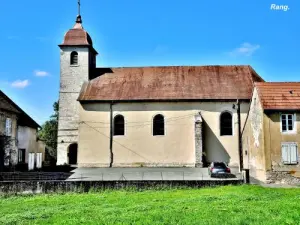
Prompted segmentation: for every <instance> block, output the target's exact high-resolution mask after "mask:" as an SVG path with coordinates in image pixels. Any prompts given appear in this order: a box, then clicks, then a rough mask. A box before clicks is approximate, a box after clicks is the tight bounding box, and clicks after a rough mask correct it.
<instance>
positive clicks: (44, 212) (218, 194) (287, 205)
mask: <svg viewBox="0 0 300 225" xmlns="http://www.w3.org/2000/svg"><path fill="white" fill-rule="evenodd" d="M299 202H300V189H297V188H288V189H283V188H282V189H281V188H263V187H259V186H250V185H248V186H247V185H245V186H225V187H216V188H200V189H191V188H190V189H170V190H163V191H162V190H160V191H157V190H146V191H139V192H136V191H134V190H126V191H125V190H118V191H116V190H105V191H99V192H93V193H85V194H83V193H80V194H78V193H72V194H70V193H69V194H63V195H59V194H52V195H36V196H27V197H24V196H16V197H15V196H14V197H7V198H4V197H2V198H0V205H1V211H0V224H168V225H169V224H217V225H219V224H222V225H223V224H262V225H265V224H278V225H282V224H293V225H296V224H300V222H299V221H300V213H299V212H300V204H299Z"/></svg>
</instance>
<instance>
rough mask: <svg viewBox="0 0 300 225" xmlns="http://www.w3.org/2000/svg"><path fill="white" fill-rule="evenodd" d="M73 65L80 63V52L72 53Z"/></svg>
mask: <svg viewBox="0 0 300 225" xmlns="http://www.w3.org/2000/svg"><path fill="white" fill-rule="evenodd" d="M71 65H78V53H77V52H72V53H71Z"/></svg>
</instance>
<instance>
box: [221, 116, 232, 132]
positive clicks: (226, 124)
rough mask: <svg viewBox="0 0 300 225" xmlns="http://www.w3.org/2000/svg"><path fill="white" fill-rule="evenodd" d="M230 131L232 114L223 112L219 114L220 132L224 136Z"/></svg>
mask: <svg viewBox="0 0 300 225" xmlns="http://www.w3.org/2000/svg"><path fill="white" fill-rule="evenodd" d="M232 133H233V132H232V115H231V113H230V112H223V113H222V114H221V116H220V134H221V136H225V135H232Z"/></svg>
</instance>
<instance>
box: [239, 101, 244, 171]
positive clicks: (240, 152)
mask: <svg viewBox="0 0 300 225" xmlns="http://www.w3.org/2000/svg"><path fill="white" fill-rule="evenodd" d="M237 116H238V129H239V132H238V139H239V142H238V146H239V158H240V172H242V170H243V169H244V163H243V145H242V134H241V109H240V101H239V99H237Z"/></svg>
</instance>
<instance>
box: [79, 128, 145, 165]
mask: <svg viewBox="0 0 300 225" xmlns="http://www.w3.org/2000/svg"><path fill="white" fill-rule="evenodd" d="M83 123H84V124H86V125H87V126H88V127H90V128H92V129H93V130H95V131H96V132H98V133H99V134H101V135H103V136H104V137H107V138H110V137H109V136H107V135H106V134H103V133H102V132H100V131H99V130H97V129H95V128H94V127H92V126H90V125H88V124H87V123H85V122H83ZM113 142H114V143H116V144H118V145H120V146H122V147H123V148H126V149H127V150H129V151H130V152H132V153H134V154H136V155H138V156H139V157H141V158H143V159H145V160H147V161H150V160H149V159H147V158H145V157H144V156H142V155H140V154H138V153H136V152H135V151H134V150H132V149H130V148H128V147H126V146H125V145H123V144H121V143H119V142H117V141H115V140H113Z"/></svg>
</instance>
